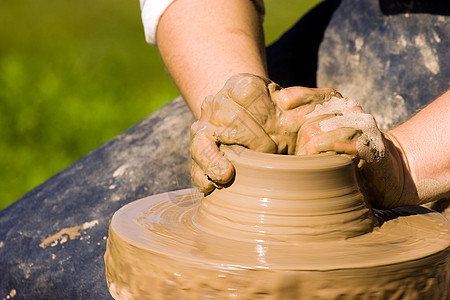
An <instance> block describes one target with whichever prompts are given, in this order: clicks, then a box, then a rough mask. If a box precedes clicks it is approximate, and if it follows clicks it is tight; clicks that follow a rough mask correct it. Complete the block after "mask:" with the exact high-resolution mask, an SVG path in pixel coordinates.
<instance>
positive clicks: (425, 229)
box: [105, 146, 450, 299]
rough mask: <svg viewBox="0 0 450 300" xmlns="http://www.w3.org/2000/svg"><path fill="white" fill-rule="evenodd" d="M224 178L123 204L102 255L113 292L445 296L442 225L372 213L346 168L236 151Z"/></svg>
mask: <svg viewBox="0 0 450 300" xmlns="http://www.w3.org/2000/svg"><path fill="white" fill-rule="evenodd" d="M223 152H224V153H225V155H226V157H227V158H228V159H229V160H230V161H232V163H233V165H234V166H235V168H236V174H235V178H234V181H233V183H232V184H231V185H230V186H229V187H227V188H223V189H216V190H215V191H214V192H213V193H211V194H210V195H208V196H207V197H203V195H202V194H200V193H198V192H197V191H196V190H195V189H187V190H179V191H175V192H170V193H165V194H159V195H155V196H151V197H148V198H144V199H141V200H138V201H135V202H133V203H130V204H128V205H126V206H124V207H123V208H121V209H120V210H119V211H117V212H116V214H115V215H114V216H113V219H112V221H111V225H110V231H109V238H108V242H107V251H106V253H105V265H106V277H107V281H108V285H109V289H110V292H111V295H112V296H113V297H114V298H115V299H228V298H232V297H236V298H239V299H263V298H264V299H338V298H346V299H356V298H367V299H369V298H376V299H447V298H448V297H449V295H450V294H449V293H450V290H449V286H448V282H449V279H450V274H449V271H450V256H449V251H450V248H449V247H450V227H449V224H448V221H447V220H446V219H445V218H444V217H442V216H441V215H440V214H438V213H435V212H433V211H430V210H428V209H425V208H421V209H420V210H415V211H414V210H412V209H411V208H408V209H397V210H394V211H390V212H389V213H383V214H380V213H377V215H378V217H377V216H376V215H375V214H374V212H373V211H372V209H371V208H370V206H369V205H368V203H367V202H366V200H365V199H364V197H363V195H362V194H361V193H360V191H359V188H358V184H357V183H358V182H357V178H356V174H355V168H354V164H353V162H352V161H351V159H349V158H347V157H342V156H337V155H334V154H327V153H325V154H318V155H310V156H304V157H301V156H293V155H292V156H291V155H276V154H267V153H259V152H255V151H252V150H248V149H245V148H243V147H240V146H230V147H224V148H223Z"/></svg>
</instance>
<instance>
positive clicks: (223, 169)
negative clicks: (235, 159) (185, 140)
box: [190, 125, 234, 184]
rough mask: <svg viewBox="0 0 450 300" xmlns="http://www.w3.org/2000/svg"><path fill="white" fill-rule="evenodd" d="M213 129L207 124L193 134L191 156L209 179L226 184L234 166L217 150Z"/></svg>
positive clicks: (230, 177)
mask: <svg viewBox="0 0 450 300" xmlns="http://www.w3.org/2000/svg"><path fill="white" fill-rule="evenodd" d="M214 129H215V127H214V126H212V125H209V126H206V127H205V128H203V129H201V130H199V131H198V132H196V133H195V134H194V136H193V137H192V139H191V146H190V150H191V156H192V159H193V160H194V161H195V162H196V163H197V164H198V166H199V167H200V168H201V169H202V170H203V172H204V174H205V175H206V176H208V177H209V179H210V180H212V181H214V182H215V183H218V184H226V183H228V182H229V181H230V180H231V179H232V178H233V176H234V167H233V165H232V164H231V163H230V162H229V161H228V159H227V158H225V157H224V156H223V154H222V153H221V152H220V151H219V148H218V146H217V141H216V139H215V135H214Z"/></svg>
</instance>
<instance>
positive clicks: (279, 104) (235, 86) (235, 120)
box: [190, 74, 391, 206]
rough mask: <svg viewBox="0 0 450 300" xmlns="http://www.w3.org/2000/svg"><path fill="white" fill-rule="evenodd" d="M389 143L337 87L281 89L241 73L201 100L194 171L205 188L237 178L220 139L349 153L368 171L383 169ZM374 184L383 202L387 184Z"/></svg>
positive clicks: (274, 149)
mask: <svg viewBox="0 0 450 300" xmlns="http://www.w3.org/2000/svg"><path fill="white" fill-rule="evenodd" d="M388 142H389V141H388V140H387V139H386V138H385V137H384V136H383V134H382V133H381V132H380V131H379V129H378V127H377V125H376V122H375V120H374V118H373V117H372V116H371V115H369V114H366V113H364V111H363V110H362V108H361V107H360V106H359V105H358V104H357V103H356V102H355V101H352V100H349V99H347V98H342V96H341V94H339V93H338V92H337V91H335V90H334V89H330V88H319V89H315V88H305V87H290V88H286V89H282V88H281V87H280V86H279V85H277V84H276V83H274V82H272V81H270V80H269V79H266V78H263V77H259V76H255V75H251V74H238V75H235V76H233V77H231V78H230V79H229V80H228V81H227V82H226V84H225V86H224V87H223V88H222V89H221V90H220V91H219V92H218V93H217V94H216V95H214V96H209V97H207V98H206V99H205V100H204V101H203V103H202V107H201V117H200V119H199V120H198V121H197V122H195V123H194V124H193V125H192V127H191V149H190V150H191V155H192V158H193V165H192V171H191V175H192V179H193V181H194V184H195V185H196V186H197V187H198V188H199V190H200V191H201V192H203V193H210V192H211V191H212V190H214V188H216V187H221V186H224V185H226V184H227V183H228V182H229V181H230V180H231V179H232V178H233V176H234V167H233V165H232V164H231V163H230V162H229V161H228V160H227V159H226V158H225V157H224V156H223V154H222V153H221V152H220V150H219V146H220V144H239V145H242V146H245V147H247V148H249V149H252V150H255V151H260V152H267V153H278V154H298V155H308V154H314V153H320V152H326V151H335V152H337V153H347V154H351V155H357V156H358V157H359V158H360V159H361V160H362V161H365V162H366V167H367V168H366V171H368V172H366V173H367V174H378V173H379V171H380V170H378V169H377V167H375V169H374V168H373V166H380V164H379V162H380V161H384V160H385V158H386V157H390V155H386V149H387V148H386V147H385V145H386V144H387V143H388ZM388 149H391V148H390V147H388ZM370 186H371V188H372V189H381V191H376V192H375V194H376V195H377V197H376V198H377V199H378V200H375V201H379V202H380V203H376V204H378V206H383V205H384V203H382V202H383V201H381V198H380V196H379V195H380V194H382V196H383V197H382V198H383V199H384V194H385V191H384V190H385V187H383V186H382V184H380V183H375V184H372V185H370ZM372 202H373V201H372Z"/></svg>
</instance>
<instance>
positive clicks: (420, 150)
mask: <svg viewBox="0 0 450 300" xmlns="http://www.w3.org/2000/svg"><path fill="white" fill-rule="evenodd" d="M388 136H391V137H393V141H394V144H397V147H398V148H399V149H400V150H401V152H402V156H403V162H404V166H405V177H404V188H403V193H402V198H404V199H402V202H408V204H423V203H426V202H430V201H433V200H438V199H440V198H444V197H448V196H450V91H447V92H446V93H445V94H443V95H442V96H440V97H439V98H438V99H436V100H435V101H434V102H433V103H431V104H430V105H428V106H427V107H426V108H425V109H423V110H422V111H420V112H419V113H418V114H417V115H415V116H414V117H412V118H411V119H410V120H408V121H407V122H405V123H403V124H402V125H400V126H399V127H397V128H395V129H394V130H391V131H389V132H388ZM409 202H413V203H409Z"/></svg>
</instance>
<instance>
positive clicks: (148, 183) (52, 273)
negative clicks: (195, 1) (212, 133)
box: [0, 98, 194, 299]
mask: <svg viewBox="0 0 450 300" xmlns="http://www.w3.org/2000/svg"><path fill="white" fill-rule="evenodd" d="M193 121H194V120H193V117H192V115H191V113H190V111H189V109H188V108H187V106H186V105H185V104H184V102H183V100H182V99H181V98H178V99H176V100H174V101H173V102H171V103H170V104H168V105H167V106H165V107H164V108H162V109H160V110H159V111H157V112H156V113H154V114H152V115H151V116H150V117H148V118H146V119H145V120H143V121H142V122H140V123H139V124H137V125H136V126H134V127H132V128H131V129H129V130H128V131H126V132H124V133H123V134H121V135H119V136H117V137H116V138H114V139H112V140H111V141H109V142H107V143H106V144H104V145H102V146H101V147H100V148H98V149H97V150H95V151H93V152H91V153H89V154H88V155H86V156H85V157H83V158H81V159H80V160H79V161H77V162H75V163H74V164H72V165H71V166H69V167H68V168H66V169H65V170H63V171H62V172H60V173H58V174H57V175H55V176H54V177H52V178H51V179H49V180H48V181H46V182H45V183H44V184H42V185H40V186H38V187H37V188H35V189H34V190H32V191H31V192H29V193H27V194H26V195H25V196H23V197H22V198H21V199H20V200H18V201H17V202H16V203H14V204H12V205H11V206H9V207H7V208H6V209H4V210H2V211H0V299H4V298H6V297H7V295H9V294H10V293H11V291H12V290H15V293H16V296H15V297H14V299H25V298H26V299H111V296H110V295H109V292H108V289H107V284H106V280H105V275H104V272H105V271H104V263H103V254H104V252H105V246H106V237H107V235H108V226H109V222H110V219H111V217H112V215H113V213H114V212H115V211H116V210H117V209H119V208H120V207H122V206H123V205H125V204H127V203H129V202H131V201H134V200H136V199H139V198H143V197H146V196H148V195H152V194H158V193H162V192H167V191H171V190H177V189H181V188H186V187H190V186H191V181H190V158H189V147H188V145H189V127H190V125H191V124H192V122H193ZM74 226H79V227H78V228H72V229H70V227H74ZM76 232H79V233H80V235H79V236H75V237H74V239H70V237H69V235H68V233H76ZM57 233H61V236H59V237H58V236H57V237H55V238H51V239H50V240H51V241H49V243H48V244H46V245H43V244H42V243H43V241H44V240H45V239H47V238H49V237H51V236H52V235H55V234H57ZM13 293H14V291H13Z"/></svg>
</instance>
